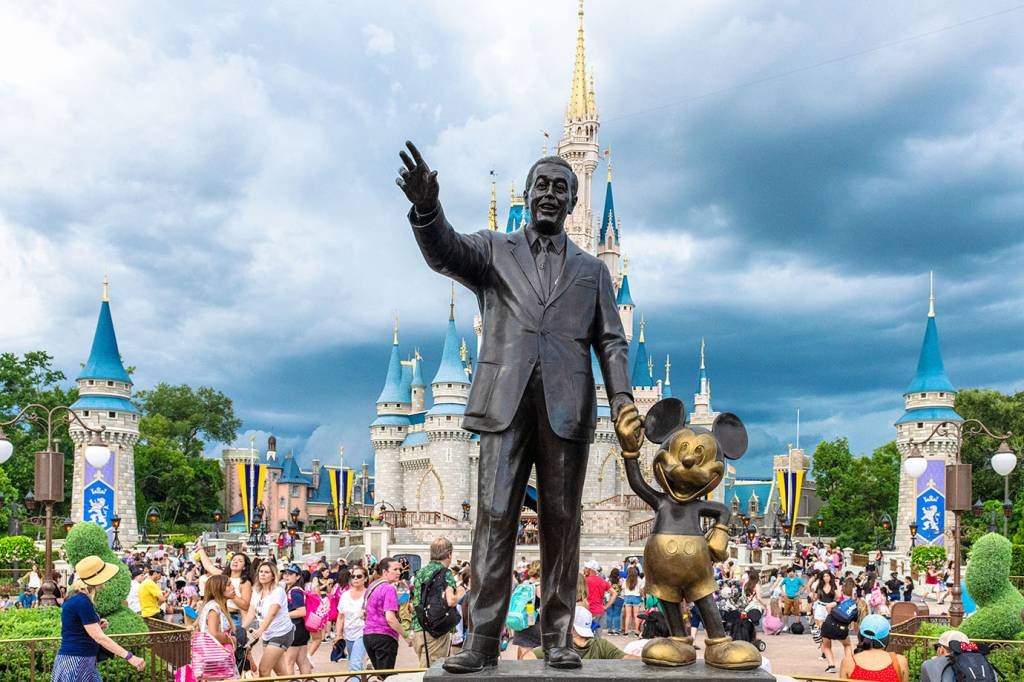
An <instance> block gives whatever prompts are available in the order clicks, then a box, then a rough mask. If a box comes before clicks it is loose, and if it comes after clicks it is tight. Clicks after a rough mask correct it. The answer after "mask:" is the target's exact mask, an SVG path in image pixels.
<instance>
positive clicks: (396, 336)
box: [391, 310, 398, 346]
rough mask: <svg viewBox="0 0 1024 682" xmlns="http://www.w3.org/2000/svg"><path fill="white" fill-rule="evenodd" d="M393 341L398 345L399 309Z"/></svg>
mask: <svg viewBox="0 0 1024 682" xmlns="http://www.w3.org/2000/svg"><path fill="white" fill-rule="evenodd" d="M391 343H392V344H394V345H396V346H397V345H398V311H397V310H396V311H395V333H394V336H393V337H392V339H391Z"/></svg>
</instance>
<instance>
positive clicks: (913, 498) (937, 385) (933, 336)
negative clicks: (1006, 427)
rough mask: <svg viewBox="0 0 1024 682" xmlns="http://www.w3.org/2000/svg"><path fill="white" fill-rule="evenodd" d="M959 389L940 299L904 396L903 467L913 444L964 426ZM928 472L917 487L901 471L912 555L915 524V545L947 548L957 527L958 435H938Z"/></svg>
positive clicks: (927, 452)
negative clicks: (950, 478)
mask: <svg viewBox="0 0 1024 682" xmlns="http://www.w3.org/2000/svg"><path fill="white" fill-rule="evenodd" d="M955 400H956V389H955V388H954V387H953V384H952V383H951V382H950V380H949V378H948V377H947V376H946V368H945V365H944V364H943V362H942V351H941V349H940V347H939V330H938V327H937V326H936V324H935V293H934V289H932V291H931V293H930V294H929V298H928V319H927V322H926V323H925V329H924V340H923V341H922V342H921V353H920V355H919V356H918V360H917V372H916V373H915V374H914V378H913V380H912V381H911V382H910V385H909V386H907V390H906V391H904V392H903V402H904V407H905V411H904V413H903V416H902V417H900V418H899V419H898V420H897V421H896V447H897V449H898V450H899V451H900V463H901V465H902V463H903V461H905V460H906V458H907V457H908V456H909V455H910V453H911V445H910V443H911V442H919V441H922V440H924V439H925V438H927V437H928V436H929V435H930V434H931V432H932V429H934V428H935V427H936V426H937V425H939V424H941V423H942V422H947V421H949V422H961V421H963V418H962V417H961V416H960V415H959V414H957V413H956V411H955V410H954V409H953V403H954V401H955ZM920 451H921V454H922V455H924V457H925V460H927V462H928V466H927V468H926V469H925V472H924V475H923V476H921V477H920V478H918V479H917V480H916V481H915V480H914V479H913V478H911V477H910V476H907V475H906V473H904V471H903V467H902V466H901V467H900V498H899V510H898V512H897V514H896V529H895V530H896V551H898V552H904V553H906V552H909V551H910V530H909V528H910V523H911V522H916V523H917V538H916V540H915V542H916V544H919V545H926V544H927V545H942V544H943V542H944V535H945V530H946V523H947V521H948V522H949V523H952V520H953V519H952V513H951V512H946V513H941V512H943V510H945V508H946V505H945V499H946V464H947V463H953V460H954V458H955V456H956V437H955V435H953V434H949V435H945V436H944V435H941V434H938V433H937V434H935V437H934V438H932V440H931V442H929V443H928V444H927V445H924V446H921V447H920Z"/></svg>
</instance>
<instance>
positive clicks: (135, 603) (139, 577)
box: [124, 566, 146, 614]
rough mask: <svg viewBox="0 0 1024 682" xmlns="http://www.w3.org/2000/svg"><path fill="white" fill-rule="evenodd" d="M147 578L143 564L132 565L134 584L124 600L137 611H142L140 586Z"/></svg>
mask: <svg viewBox="0 0 1024 682" xmlns="http://www.w3.org/2000/svg"><path fill="white" fill-rule="evenodd" d="M145 579H146V572H145V571H144V570H142V566H132V584H131V587H130V588H129V589H128V597H127V598H125V600H124V602H125V604H127V605H128V608H130V609H131V610H132V611H134V612H135V613H138V614H141V613H142V604H140V603H139V586H140V585H142V581H143V580H145Z"/></svg>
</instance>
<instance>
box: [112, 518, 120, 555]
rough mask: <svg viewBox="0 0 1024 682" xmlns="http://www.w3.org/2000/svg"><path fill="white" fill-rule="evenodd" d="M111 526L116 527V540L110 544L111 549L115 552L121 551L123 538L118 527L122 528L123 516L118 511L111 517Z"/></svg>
mask: <svg viewBox="0 0 1024 682" xmlns="http://www.w3.org/2000/svg"><path fill="white" fill-rule="evenodd" d="M110 526H111V527H112V528H113V529H114V542H113V543H112V544H111V545H110V549H111V550H112V551H114V552H120V551H121V538H120V536H119V534H118V529H120V528H121V517H120V515H118V514H117V513H116V512H115V514H114V515H113V516H111V517H110Z"/></svg>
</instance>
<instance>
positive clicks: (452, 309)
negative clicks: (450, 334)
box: [448, 282, 455, 320]
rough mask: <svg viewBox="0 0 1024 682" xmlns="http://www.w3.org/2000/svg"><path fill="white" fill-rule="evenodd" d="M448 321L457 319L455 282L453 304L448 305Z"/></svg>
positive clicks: (453, 285) (453, 284)
mask: <svg viewBox="0 0 1024 682" xmlns="http://www.w3.org/2000/svg"><path fill="white" fill-rule="evenodd" d="M448 319H449V320H454V319H455V282H452V302H451V303H450V304H449V305H448Z"/></svg>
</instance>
